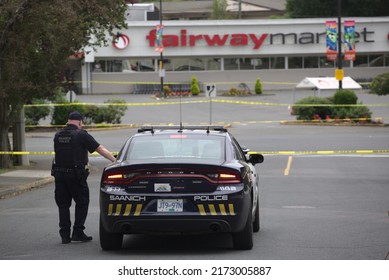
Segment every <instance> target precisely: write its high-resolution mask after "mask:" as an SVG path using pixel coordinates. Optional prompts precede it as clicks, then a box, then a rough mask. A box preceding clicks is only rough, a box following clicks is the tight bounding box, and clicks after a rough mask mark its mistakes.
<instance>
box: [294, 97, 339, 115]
mask: <svg viewBox="0 0 389 280" xmlns="http://www.w3.org/2000/svg"><path fill="white" fill-rule="evenodd" d="M310 104H318V105H321V106H310ZM326 104H328V105H331V101H330V100H329V99H328V98H323V97H316V96H308V97H305V98H303V99H301V100H299V101H297V102H296V103H295V104H294V106H293V111H294V114H295V115H297V119H298V120H313V119H317V118H319V117H320V118H321V119H325V118H326V117H327V116H331V115H332V106H325V105H326ZM299 105H301V106H299Z"/></svg>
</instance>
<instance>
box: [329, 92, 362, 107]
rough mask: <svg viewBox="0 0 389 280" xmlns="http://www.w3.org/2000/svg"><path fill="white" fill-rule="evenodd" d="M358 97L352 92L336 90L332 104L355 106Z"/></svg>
mask: <svg viewBox="0 0 389 280" xmlns="http://www.w3.org/2000/svg"><path fill="white" fill-rule="evenodd" d="M357 101H358V97H357V95H356V94H355V93H354V92H353V91H352V90H344V89H341V90H337V91H336V92H335V94H334V96H333V102H334V104H337V105H342V104H357Z"/></svg>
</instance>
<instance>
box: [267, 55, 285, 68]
mask: <svg viewBox="0 0 389 280" xmlns="http://www.w3.org/2000/svg"><path fill="white" fill-rule="evenodd" d="M270 68H271V69H285V57H283V56H278V57H277V56H276V57H271V58H270Z"/></svg>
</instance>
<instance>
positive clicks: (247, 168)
mask: <svg viewBox="0 0 389 280" xmlns="http://www.w3.org/2000/svg"><path fill="white" fill-rule="evenodd" d="M263 160H264V158H263V156H262V155H260V154H247V153H245V152H244V151H243V150H242V147H241V146H240V145H239V143H238V142H237V141H236V139H235V138H234V137H233V136H232V135H231V134H230V133H229V132H228V131H227V129H225V128H223V127H221V126H204V127H201V126H193V127H184V126H177V127H172V126H168V127H143V128H140V129H139V130H138V133H136V134H135V135H133V136H132V137H131V138H129V139H128V140H127V141H126V143H125V144H124V146H123V147H122V149H121V151H120V153H119V154H118V156H117V162H115V163H113V164H111V165H109V166H107V167H105V168H104V170H103V173H102V178H101V186H100V230H99V232H100V245H101V247H102V249H104V250H115V249H120V248H121V246H122V241H123V235H124V234H132V233H153V234H155V233H178V234H179V233H217V232H229V233H231V234H232V237H233V246H234V248H235V249H243V250H249V249H251V248H252V247H253V232H257V231H259V228H260V220H259V193H258V182H259V177H258V175H257V172H256V169H255V167H254V165H256V164H257V163H261V162H263Z"/></svg>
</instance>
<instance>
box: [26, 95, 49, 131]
mask: <svg viewBox="0 0 389 280" xmlns="http://www.w3.org/2000/svg"><path fill="white" fill-rule="evenodd" d="M32 104H47V101H45V100H43V99H35V98H34V99H33V100H32ZM24 113H25V122H26V125H38V124H39V121H40V120H41V119H45V118H46V117H47V116H48V115H49V114H50V107H48V106H34V107H29V106H27V107H25V110H24Z"/></svg>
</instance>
